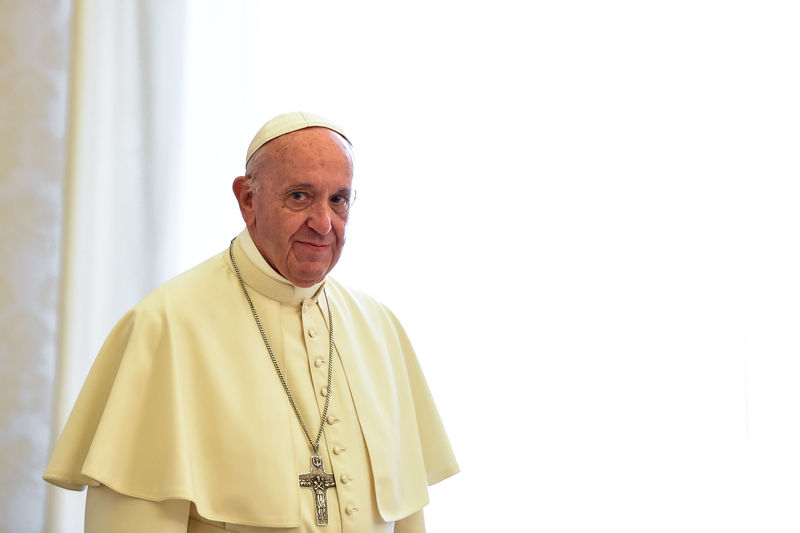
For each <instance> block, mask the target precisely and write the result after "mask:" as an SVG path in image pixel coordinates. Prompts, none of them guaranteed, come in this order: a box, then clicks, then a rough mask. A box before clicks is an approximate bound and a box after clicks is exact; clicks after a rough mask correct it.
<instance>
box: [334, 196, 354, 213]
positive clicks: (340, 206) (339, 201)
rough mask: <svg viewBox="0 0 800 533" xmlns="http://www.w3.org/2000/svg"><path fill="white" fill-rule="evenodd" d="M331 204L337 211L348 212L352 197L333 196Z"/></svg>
mask: <svg viewBox="0 0 800 533" xmlns="http://www.w3.org/2000/svg"><path fill="white" fill-rule="evenodd" d="M331 204H333V207H334V208H335V209H336V210H337V211H347V209H348V208H349V207H350V197H349V196H345V195H344V194H337V195H335V196H331Z"/></svg>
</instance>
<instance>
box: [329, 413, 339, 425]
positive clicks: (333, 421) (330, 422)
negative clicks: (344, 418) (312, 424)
mask: <svg viewBox="0 0 800 533" xmlns="http://www.w3.org/2000/svg"><path fill="white" fill-rule="evenodd" d="M338 421H339V419H338V418H336V417H335V416H333V415H328V424H330V425H334V424H335V423H336V422H338Z"/></svg>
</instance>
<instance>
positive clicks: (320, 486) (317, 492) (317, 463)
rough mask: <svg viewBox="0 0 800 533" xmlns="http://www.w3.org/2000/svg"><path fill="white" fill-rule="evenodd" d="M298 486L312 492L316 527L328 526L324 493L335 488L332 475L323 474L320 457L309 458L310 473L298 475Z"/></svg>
mask: <svg viewBox="0 0 800 533" xmlns="http://www.w3.org/2000/svg"><path fill="white" fill-rule="evenodd" d="M300 486H301V487H311V489H312V490H313V491H314V501H315V503H316V506H317V525H318V526H327V525H328V496H327V494H326V491H327V490H328V489H329V488H331V487H335V486H336V481H335V479H334V477H333V474H328V473H327V472H325V468H324V467H323V466H322V457H320V456H319V455H313V456H311V472H309V473H308V474H300Z"/></svg>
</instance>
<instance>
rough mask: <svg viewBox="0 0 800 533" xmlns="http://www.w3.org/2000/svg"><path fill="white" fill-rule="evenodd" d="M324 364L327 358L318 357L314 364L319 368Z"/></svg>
mask: <svg viewBox="0 0 800 533" xmlns="http://www.w3.org/2000/svg"><path fill="white" fill-rule="evenodd" d="M324 364H325V359H321V358H317V360H316V361H314V366H315V367H317V368H319V367H321V366H322V365H324Z"/></svg>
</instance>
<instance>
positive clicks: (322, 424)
mask: <svg viewBox="0 0 800 533" xmlns="http://www.w3.org/2000/svg"><path fill="white" fill-rule="evenodd" d="M235 240H236V237H234V238H233V239H232V240H231V245H230V248H228V254H229V255H230V256H231V263H233V270H234V272H236V277H237V278H238V279H239V285H241V286H242V291H243V292H244V297H245V298H247V304H248V305H249V306H250V311H252V313H253V318H254V319H255V321H256V325H258V331H260V332H261V338H262V339H263V340H264V346H266V347H267V352H268V353H269V357H270V359H272V364H273V365H275V371H276V372H277V373H278V378H279V379H280V380H281V385H283V390H284V391H286V397H287V398H289V403H290V404H291V406H292V409H293V410H294V414H295V415H296V416H297V421H298V422H300V426H301V427H302V428H303V433H305V434H306V438H307V439H308V443H309V444H310V445H311V449H313V450H314V453H319V441H320V439H321V438H322V432H323V431H324V430H325V419H326V418H328V406H329V405H330V403H331V395H332V394H331V393H332V391H333V315H332V314H331V303H330V301H328V293H327V291H325V289H324V288H323V289H322V292H323V294H324V295H325V304H326V305H327V306H328V332H329V339H330V340H329V344H328V393H327V394H326V395H325V408H324V409H323V410H322V420H320V423H319V432H318V433H317V441H316V442H312V441H311V435H310V434H309V433H308V429H307V428H306V424H305V422H303V417H302V416H300V411H299V410H298V409H297V404H295V403H294V398H293V397H292V393H291V391H290V390H289V385H287V384H286V379H285V378H284V377H283V372H281V367H280V366H278V360H277V359H276V358H275V354H274V353H273V351H272V346H270V344H269V340H267V334H266V333H265V332H264V326H262V325H261V319H260V318H258V313H256V308H255V306H254V305H253V300H251V299H250V294H249V293H248V292H247V287H245V285H244V280H242V275H241V274H240V273H239V267H238V265H237V264H236V260H235V259H234V258H233V241H235Z"/></svg>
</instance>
